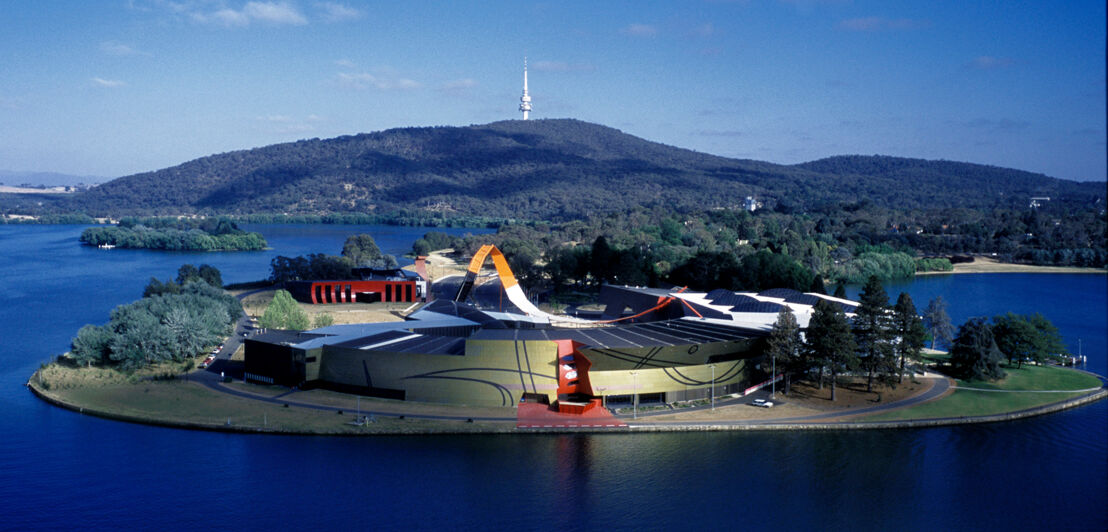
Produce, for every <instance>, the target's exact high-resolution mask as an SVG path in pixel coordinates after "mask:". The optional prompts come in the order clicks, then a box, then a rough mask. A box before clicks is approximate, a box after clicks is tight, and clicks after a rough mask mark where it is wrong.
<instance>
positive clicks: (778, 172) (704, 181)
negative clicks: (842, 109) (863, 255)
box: [3, 119, 1105, 221]
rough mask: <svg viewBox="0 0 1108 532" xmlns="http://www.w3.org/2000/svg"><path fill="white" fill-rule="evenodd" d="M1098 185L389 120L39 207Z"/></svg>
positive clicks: (898, 194)
mask: <svg viewBox="0 0 1108 532" xmlns="http://www.w3.org/2000/svg"><path fill="white" fill-rule="evenodd" d="M1104 195H1105V191H1104V186H1103V183H1077V182H1072V181H1065V180H1061V179H1054V178H1050V177H1047V176H1044V175H1041V174H1032V173H1029V172H1023V171H1019V170H1011V169H1005V168H997V167H992V166H983V165H975V164H968V163H957V162H949V161H925V160H918V159H903V158H895V157H882V156H843V157H832V158H829V159H822V160H819V161H813V162H809V163H804V164H799V165H792V166H788V165H778V164H772V163H767V162H760V161H752V160H738V159H728V158H724V157H718V156H714V155H708V154H704V153H698V152H695V151H691V150H686V149H681V148H675V147H672V146H666V145H663V144H658V143H655V142H650V141H647V140H643V139H641V138H638V137H634V136H632V135H628V134H625V133H622V132H620V131H619V130H616V129H612V128H608V127H605V126H600V125H596V124H590V123H587V122H581V121H578V120H565V119H560V120H532V121H526V122H524V121H505V122H495V123H491V124H486V125H480V126H469V127H433V128H404V129H392V130H387V131H381V132H376V133H367V134H360V135H353V136H343V137H338V138H333V139H326V140H320V139H311V140H302V141H299V142H293V143H287V144H277V145H272V146H267V147H263V148H256V149H252V150H245V151H235V152H229V153H223V154H218V155H212V156H208V157H203V158H200V159H196V160H193V161H189V162H187V163H184V164H181V165H179V166H175V167H172V168H166V169H163V170H158V171H154V172H147V173H142V174H136V175H131V176H126V177H121V178H119V179H115V180H113V181H111V182H109V183H105V184H103V185H101V186H99V187H96V188H94V189H92V190H89V191H87V192H82V193H79V194H77V195H75V196H74V197H72V198H67V199H64V200H56V201H54V202H48V204H47V206H46V207H43V208H44V209H48V210H59V211H67V212H84V213H87V214H91V215H107V214H111V215H121V214H182V213H206V214H252V213H291V214H324V213H374V214H384V215H389V214H400V213H413V212H422V213H428V214H433V215H436V216H485V217H502V218H516V219H520V218H523V219H532V220H539V219H541V220H551V221H563V220H569V219H580V218H586V217H588V216H592V215H598V214H604V213H611V212H621V211H626V210H628V209H629V208H632V207H646V208H655V207H658V208H663V209H665V210H673V211H677V212H684V211H702V210H706V209H711V208H717V207H718V208H734V207H738V206H740V205H741V204H742V201H743V199H744V198H745V197H746V196H755V197H756V198H757V199H758V200H759V201H761V202H763V203H764V205H765V206H766V207H768V208H773V209H776V210H780V211H804V210H808V209H812V208H820V207H824V208H826V207H825V206H827V205H835V204H839V203H853V202H857V201H860V200H863V199H865V200H867V201H870V202H873V203H874V204H876V205H879V206H882V207H885V208H893V209H917V208H969V209H992V208H1018V207H1026V206H1027V203H1028V201H1029V198H1030V197H1031V196H1049V197H1051V199H1052V201H1051V204H1052V206H1061V205H1070V206H1074V207H1088V206H1092V205H1093V204H1095V203H1096V201H1097V200H1098V198H1102V197H1103V196H1104ZM24 203H26V202H24ZM3 205H4V206H6V207H7V208H8V209H9V210H12V209H13V206H12V205H11V204H10V203H5V204H3ZM23 207H24V208H27V205H23Z"/></svg>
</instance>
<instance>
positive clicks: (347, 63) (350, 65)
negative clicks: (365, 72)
mask: <svg viewBox="0 0 1108 532" xmlns="http://www.w3.org/2000/svg"><path fill="white" fill-rule="evenodd" d="M335 64H336V65H338V66H340V67H342V68H346V69H354V68H357V67H358V65H355V64H354V62H353V61H351V60H349V59H338V60H336V61H335Z"/></svg>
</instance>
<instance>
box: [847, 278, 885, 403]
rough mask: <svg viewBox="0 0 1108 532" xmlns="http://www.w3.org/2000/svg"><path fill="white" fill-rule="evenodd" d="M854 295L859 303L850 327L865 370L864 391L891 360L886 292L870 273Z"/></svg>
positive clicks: (868, 390) (869, 388)
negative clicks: (860, 289)
mask: <svg viewBox="0 0 1108 532" xmlns="http://www.w3.org/2000/svg"><path fill="white" fill-rule="evenodd" d="M858 299H859V303H860V304H859V305H858V308H857V310H855V311H854V320H853V321H852V323H851V331H852V332H853V333H854V342H855V346H856V349H857V351H858V359H859V361H860V363H861V366H862V367H863V368H865V370H866V374H867V376H866V391H867V392H872V391H873V378H874V377H875V376H878V377H885V376H887V375H888V374H889V373H891V372H892V371H891V370H892V369H893V367H894V362H895V361H894V360H893V344H892V320H891V318H892V317H891V316H890V315H889V296H888V294H887V293H886V292H885V288H884V287H883V286H881V280H880V279H878V278H877V276H876V275H871V276H870V277H869V280H867V281H866V286H865V287H864V288H863V289H862V293H861V294H860V295H859V296H858Z"/></svg>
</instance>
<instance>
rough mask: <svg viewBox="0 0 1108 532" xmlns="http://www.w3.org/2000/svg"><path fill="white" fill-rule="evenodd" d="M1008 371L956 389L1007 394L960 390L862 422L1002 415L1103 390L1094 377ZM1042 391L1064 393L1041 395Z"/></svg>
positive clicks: (1047, 370)
mask: <svg viewBox="0 0 1108 532" xmlns="http://www.w3.org/2000/svg"><path fill="white" fill-rule="evenodd" d="M1005 371H1007V372H1008V376H1007V377H1005V378H1004V379H1002V380H1000V381H996V382H985V381H961V380H959V381H957V385H958V386H959V387H960V388H961V387H966V388H981V389H988V390H1007V391H1002V392H989V391H975V390H965V389H957V390H955V391H954V393H952V394H950V395H948V396H946V397H944V398H942V399H939V400H937V401H931V402H929V403H924V404H922V405H918V406H914V407H910V408H904V409H900V410H894V411H891V412H883V413H880V414H874V415H872V416H866V417H862V418H859V421H898V420H905V419H931V418H943V417H962V416H987V415H992V414H1003V413H1005V412H1014V411H1017V410H1024V409H1027V408H1033V407H1036V406H1041V405H1046V404H1050V403H1055V402H1058V401H1064V400H1066V399H1071V398H1074V397H1078V396H1080V395H1083V394H1084V393H1085V392H1078V391H1072V392H1066V391H1065V390H1085V389H1089V388H1098V387H1099V386H1100V380H1099V379H1097V378H1096V377H1093V376H1092V375H1089V374H1086V373H1081V372H1078V371H1074V370H1072V369H1066V368H1059V367H1054V366H1024V367H1023V368H1022V369H1014V368H1005ZM1022 390H1027V391H1028V393H1019V392H1020V391H1022ZM1042 390H1063V391H1061V392H1059V393H1042V392H1041V391H1042ZM1036 391H1039V392H1036Z"/></svg>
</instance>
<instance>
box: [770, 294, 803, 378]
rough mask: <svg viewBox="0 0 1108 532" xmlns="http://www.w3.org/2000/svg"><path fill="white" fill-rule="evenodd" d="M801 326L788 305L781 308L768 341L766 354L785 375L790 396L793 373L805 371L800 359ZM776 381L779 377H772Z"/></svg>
mask: <svg viewBox="0 0 1108 532" xmlns="http://www.w3.org/2000/svg"><path fill="white" fill-rule="evenodd" d="M801 345H802V344H801V341H800V326H798V325H797V323H796V316H795V315H794V314H793V311H792V309H791V308H789V307H788V306H787V305H783V306H782V307H781V311H780V312H778V313H777V321H776V322H774V324H773V328H772V329H770V331H769V339H767V341H766V354H767V355H768V358H769V360H770V361H771V363H776V366H777V367H778V368H779V369H780V371H783V372H784V373H785V394H786V395H788V393H789V389H790V387H791V384H792V373H793V372H794V371H803V363H802V359H801V357H800V347H801ZM770 378H771V379H776V378H777V375H771V376H770Z"/></svg>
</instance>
